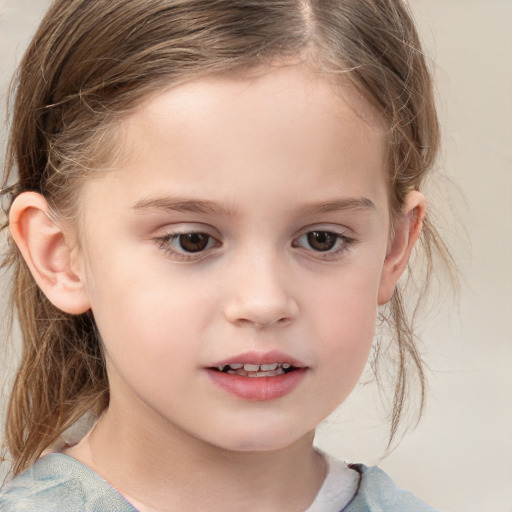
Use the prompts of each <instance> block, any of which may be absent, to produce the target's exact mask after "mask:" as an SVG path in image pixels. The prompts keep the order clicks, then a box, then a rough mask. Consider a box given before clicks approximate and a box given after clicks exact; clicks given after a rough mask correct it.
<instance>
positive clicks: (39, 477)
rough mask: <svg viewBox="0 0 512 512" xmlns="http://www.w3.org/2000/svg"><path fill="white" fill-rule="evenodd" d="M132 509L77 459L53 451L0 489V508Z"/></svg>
mask: <svg viewBox="0 0 512 512" xmlns="http://www.w3.org/2000/svg"><path fill="white" fill-rule="evenodd" d="M29 510H30V511H36V510H45V511H47V512H61V511H64V510H81V511H84V512H88V511H90V512H93V511H94V512H100V511H112V512H113V511H116V512H134V511H135V508H133V507H132V506H131V505H130V504H129V503H128V502H127V501H126V500H125V499H124V498H123V497H122V496H121V495H120V494H119V493H118V492H117V491H116V490H115V489H114V488H113V487H112V486H110V484H108V483H107V482H106V481H105V480H103V479H102V478H101V477H100V476H99V475H98V474H96V473H95V472H94V471H92V470H91V469H90V468H88V467H87V466H85V465H83V464H82V463H80V462H78V461H77V460H75V459H73V458H71V457H68V456H67V455H64V454H59V453H52V454H50V455H46V456H45V457H43V458H41V459H39V460H38V461H37V462H36V463H35V464H34V465H33V466H32V467H31V468H29V469H27V470H26V471H25V472H23V473H21V474H20V475H18V476H17V477H16V478H14V479H13V480H11V481H10V482H8V483H6V484H5V485H4V486H3V487H2V488H1V489H0V512H11V511H13V512H14V511H16V512H18V511H29Z"/></svg>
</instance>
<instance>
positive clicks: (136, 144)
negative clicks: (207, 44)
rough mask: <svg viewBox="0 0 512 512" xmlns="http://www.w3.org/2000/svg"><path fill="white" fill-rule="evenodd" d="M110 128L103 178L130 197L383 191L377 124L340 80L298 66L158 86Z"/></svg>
mask: <svg viewBox="0 0 512 512" xmlns="http://www.w3.org/2000/svg"><path fill="white" fill-rule="evenodd" d="M119 128H120V135H121V137H120V142H121V151H120V152H119V155H120V157H119V158H118V159H117V161H116V162H115V163H114V165H113V166H112V167H113V168H114V169H117V170H118V171H119V172H114V173H107V177H108V176H110V178H111V179H113V180H115V181H117V182H118V183H117V185H118V187H117V189H118V190H121V189H122V190H124V192H126V194H127V195H129V196H133V199H134V200H136V199H137V198H136V197H135V196H138V199H139V200H140V199H141V196H144V194H146V195H154V191H155V189H158V188H159V189H161V191H165V192H166V193H168V194H170V195H175V193H176V190H179V193H180V194H185V195H187V196H188V195H203V196H208V197H203V198H208V199H210V198H211V197H217V198H219V199H221V200H222V199H226V198H228V197H231V198H233V197H235V196H238V197H239V198H240V200H241V201H243V197H244V196H243V194H244V193H246V190H247V188H248V186H249V189H250V186H253V187H254V189H255V190H256V188H258V187H259V186H261V185H262V184H263V185H264V186H265V187H266V192H267V195H268V196H269V197H270V196H272V194H271V192H272V190H277V189H279V188H283V187H284V186H287V187H288V188H289V189H290V194H291V195H293V189H294V188H296V193H297V194H304V192H305V191H307V192H308V194H309V195H310V196H311V199H312V200H321V199H322V198H325V197H326V195H329V190H330V188H333V187H338V188H340V187H341V188H345V189H347V190H348V189H350V190H349V192H350V194H351V195H357V196H367V195H368V194H369V193H371V194H373V195H374V196H376V198H377V200H380V199H385V197H384V198H383V194H382V189H383V188H384V187H383V185H384V183H385V169H384V163H385V147H386V135H385V126H384V123H383V122H382V120H381V119H380V117H379V115H378V114H377V113H376V111H375V110H374V109H373V108H372V107H371V106H370V104H369V103H368V102H367V101H366V100H364V99H363V98H362V96H361V95H360V94H358V92H357V89H356V88H355V87H354V86H353V85H352V84H351V83H350V82H349V81H348V80H346V82H345V83H342V84H339V83H338V84H336V86H333V84H332V82H330V81H328V80H326V79H324V78H322V77H321V76H319V75H318V74H315V73H314V72H313V71H311V70H310V69H308V68H306V67H305V66H303V65H289V66H277V67H266V68H263V69H258V70H257V71H253V72H251V73H250V74H244V75H240V74H238V75H236V76H208V77H204V78H201V79H198V80H195V81H191V82H188V83H185V84H183V85H180V86H176V87H172V88H169V89H167V90H163V91H160V92H159V93H158V94H155V95H153V96H152V97H150V98H149V99H147V101H145V102H144V103H143V104H142V105H141V106H140V107H139V108H138V109H137V110H136V111H135V112H134V113H132V114H131V115H130V116H129V117H128V118H127V119H126V120H125V121H123V122H122V124H121V126H120V127H119ZM100 181H103V180H100ZM121 182H123V183H122V184H121ZM119 187H120V188H119ZM173 192H174V194H173ZM343 193H344V190H338V193H337V194H332V195H336V196H339V195H340V194H341V195H343ZM315 194H317V195H318V197H317V198H316V197H313V196H315ZM385 195H386V194H384V196H385ZM221 196H222V197H221ZM377 196H378V197H377Z"/></svg>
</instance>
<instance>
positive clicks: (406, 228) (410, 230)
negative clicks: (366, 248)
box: [378, 191, 426, 305]
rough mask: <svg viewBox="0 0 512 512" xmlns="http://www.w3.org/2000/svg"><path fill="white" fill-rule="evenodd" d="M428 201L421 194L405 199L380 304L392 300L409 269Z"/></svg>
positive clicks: (384, 274)
mask: <svg viewBox="0 0 512 512" xmlns="http://www.w3.org/2000/svg"><path fill="white" fill-rule="evenodd" d="M425 210H426V200H425V197H424V196H423V194H422V193H421V192H418V191H413V192H410V193H409V194H408V195H407V197H406V198H405V202H404V207H403V209H402V215H401V216H400V218H399V219H398V221H397V225H396V229H395V233H394V236H393V239H392V240H391V243H390V246H389V248H388V252H387V254H386V260H385V261H384V266H383V268H382V274H381V280H380V286H379V295H378V304H379V305H383V304H385V303H386V302H389V300H391V297H392V296H393V292H394V290H395V286H396V284H397V282H398V280H399V279H400V276H401V275H402V274H403V272H404V270H405V269H406V267H407V264H408V262H409V258H410V256H411V252H412V250H413V248H414V244H415V243H416V241H417V240H418V237H419V235H420V233H421V226H422V221H423V218H424V217H425Z"/></svg>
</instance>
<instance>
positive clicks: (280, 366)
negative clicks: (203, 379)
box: [217, 363, 292, 377]
mask: <svg viewBox="0 0 512 512" xmlns="http://www.w3.org/2000/svg"><path fill="white" fill-rule="evenodd" d="M291 367H292V365H291V363H269V364H261V365H259V364H248V363H247V364H242V363H234V364H228V365H224V366H217V370H219V371H220V372H223V373H229V374H230V375H240V376H242V377H277V376H278V375H284V374H285V373H286V370H288V369H289V368H291Z"/></svg>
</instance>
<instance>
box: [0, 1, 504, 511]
mask: <svg viewBox="0 0 512 512" xmlns="http://www.w3.org/2000/svg"><path fill="white" fill-rule="evenodd" d="M46 5H47V1H46V0H0V96H1V97H0V101H1V102H2V107H3V106H4V104H5V88H6V84H7V80H8V77H9V76H10V74H11V72H12V69H13V67H14V65H15V63H16V61H17V60H18V59H19V57H20V56H21V54H22V51H23V49H24V47H25V45H26V44H27V42H28V38H29V36H30V33H31V32H32V31H33V30H34V27H35V25H36V24H37V23H38V20H39V19H40V17H41V15H42V13H43V11H44V9H45V6H46ZM411 7H412V10H413V12H414V14H415V16H416V19H417V21H418V23H419V26H420V31H421V33H422V36H423V39H424V42H425V45H426V48H427V52H428V54H429V55H430V56H431V57H432V58H433V60H434V61H435V63H436V76H437V84H438V91H439V108H440V114H441V120H442V125H443V135H444V150H443V155H442V158H441V161H440V165H439V167H440V171H441V172H442V173H443V174H445V175H447V176H448V177H450V178H452V179H453V181H454V182H455V183H456V184H457V186H458V188H459V189H460V191H458V190H457V188H456V187H453V186H447V185H446V183H443V184H442V185H441V186H440V187H438V189H437V190H436V188H435V187H434V188H432V189H431V190H430V191H429V200H430V203H431V204H433V205H434V207H435V208H436V209H437V212H438V217H439V220H440V223H441V225H442V228H443V233H444V235H445V237H447V239H448V240H449V241H451V245H452V249H453V252H454V255H455V257H456V259H457V261H458V263H459V265H460V267H461V270H462V272H463V275H464V282H463V286H462V293H461V297H460V302H459V305H458V306H455V305H453V306H452V305H451V304H450V303H448V304H444V305H443V306H442V307H441V308H439V310H438V311H437V312H436V314H435V316H434V318H433V319H431V320H430V322H429V323H427V324H426V325H425V326H422V338H423V340H424V342H425V353H426V358H427V361H428V363H429V366H430V371H429V377H430V395H429V402H428V407H427V410H426V413H425V415H424V418H423V420H422V422H421V423H420V425H419V427H418V428H417V429H416V430H415V431H414V432H413V433H410V434H408V435H407V436H406V438H405V439H404V440H403V442H402V443H401V444H400V445H399V447H398V448H397V449H396V450H395V451H394V452H393V453H392V454H391V455H390V456H389V457H388V458H386V459H385V460H383V461H381V460H380V455H381V454H382V453H383V451H384V448H385V436H386V428H387V427H386V426H385V424H384V422H383V420H382V415H381V414H379V412H378V411H379V408H376V407H375V406H374V405H373V403H374V402H372V400H373V399H374V398H375V397H374V396H373V395H375V390H374V388H373V387H372V386H371V385H369V386H360V387H359V388H358V389H357V390H356V392H355V393H354V394H353V396H352V397H351V398H350V399H349V402H348V403H347V404H345V405H344V406H343V407H342V408H341V410H340V411H339V412H338V413H337V414H336V415H335V416H334V418H332V419H330V420H329V421H328V422H326V425H325V426H324V427H323V428H322V429H321V432H320V434H319V436H318V443H319V445H320V446H321V447H322V448H324V449H326V450H328V451H330V452H332V453H334V454H336V455H339V456H340V457H345V458H348V459H350V460H357V461H362V462H365V463H367V464H373V463H377V462H378V463H379V464H381V466H382V467H383V468H384V469H385V470H386V471H388V472H389V473H391V474H392V475H393V477H394V479H395V480H396V481H397V482H398V483H399V484H400V485H401V486H403V487H406V488H408V489H410V490H412V491H413V492H414V493H415V494H417V495H419V496H421V497H422V498H423V499H424V500H425V501H426V502H428V503H430V504H431V505H432V506H435V507H437V508H439V509H441V510H444V511H453V512H482V511H493V512H512V370H511V368H512V336H511V334H510V332H511V329H510V326H509V325H508V324H509V323H510V322H511V320H512V298H511V297H512V294H511V289H512V272H511V268H512V202H511V194H512V60H511V54H512V1H511V0H411ZM2 112H3V110H2ZM2 117H3V114H2ZM1 139H2V142H3V141H4V140H5V130H4V129H3V130H2V132H1ZM453 205H455V207H456V211H457V212H458V217H459V221H457V220H456V219H455V218H454V217H453V216H452V215H451V213H450V210H451V207H452V206H453ZM461 223H462V224H461ZM462 226H463V227H464V228H465V230H466V232H467V236H466V235H465V234H464V230H463V228H462ZM468 239H469V242H468ZM4 289H5V283H4V282H2V283H1V287H0V311H1V312H2V313H3V311H4V310H5V291H4ZM1 325H3V324H2V323H0V326H1ZM1 353H3V351H0V354H1ZM12 363H13V361H12V358H10V359H9V360H8V361H4V362H2V363H1V366H0V368H1V369H2V370H1V373H0V381H2V380H3V377H4V376H8V375H9V374H10V372H9V369H10V367H12ZM4 403H5V402H1V403H0V405H2V409H3V404H4ZM3 471H5V467H4V468H3ZM1 474H2V471H0V476H1Z"/></svg>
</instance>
